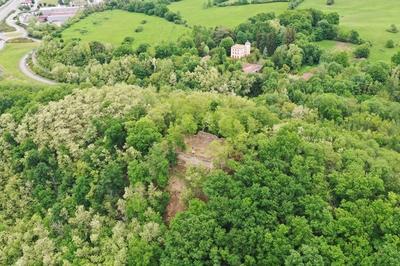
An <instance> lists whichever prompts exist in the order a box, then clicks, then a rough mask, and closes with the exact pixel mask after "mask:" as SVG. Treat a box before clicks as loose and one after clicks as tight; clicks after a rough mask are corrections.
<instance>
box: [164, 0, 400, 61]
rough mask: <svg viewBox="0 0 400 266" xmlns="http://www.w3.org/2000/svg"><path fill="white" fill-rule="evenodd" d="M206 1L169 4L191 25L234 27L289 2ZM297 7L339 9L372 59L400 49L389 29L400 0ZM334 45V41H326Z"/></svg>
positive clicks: (322, 1)
mask: <svg viewBox="0 0 400 266" xmlns="http://www.w3.org/2000/svg"><path fill="white" fill-rule="evenodd" d="M204 3H205V0H182V1H179V2H175V3H173V4H171V5H170V9H171V10H173V11H175V12H178V11H179V12H180V13H181V15H182V16H183V18H184V19H185V20H186V21H187V22H188V23H189V25H204V26H210V27H214V26H218V25H223V26H227V27H234V26H236V25H238V24H240V23H241V22H243V21H245V20H246V19H247V18H249V17H251V16H253V15H256V14H258V13H261V12H275V13H277V14H279V13H281V12H283V11H285V10H287V7H288V4H287V3H269V4H257V5H243V6H232V7H211V8H204ZM298 8H300V9H301V8H315V9H319V10H322V11H327V12H329V11H330V12H338V13H339V14H340V16H341V27H342V28H343V29H347V30H350V29H355V30H357V31H358V32H359V33H360V35H361V37H362V38H363V39H364V40H368V41H370V42H371V43H372V49H371V57H370V59H371V60H374V61H377V60H385V61H388V60H390V58H391V56H392V55H393V54H394V53H395V52H396V51H398V50H399V46H400V33H389V32H387V31H386V29H387V28H389V26H390V25H391V24H395V25H397V26H398V27H399V28H400V2H399V0H335V4H334V5H333V6H327V5H326V0H304V2H303V4H301V5H300V6H299V7H298ZM389 39H392V40H394V41H395V43H396V48H392V49H388V48H386V47H385V44H386V42H387V41H388V40H389ZM322 46H327V48H332V47H334V46H335V44H334V43H323V44H322Z"/></svg>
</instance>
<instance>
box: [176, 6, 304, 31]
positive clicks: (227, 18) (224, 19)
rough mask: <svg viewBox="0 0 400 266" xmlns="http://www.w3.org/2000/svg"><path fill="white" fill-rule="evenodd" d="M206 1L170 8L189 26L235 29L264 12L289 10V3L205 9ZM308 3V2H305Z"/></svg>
mask: <svg viewBox="0 0 400 266" xmlns="http://www.w3.org/2000/svg"><path fill="white" fill-rule="evenodd" d="M205 1H206V0H182V1H179V2H175V3H172V4H171V5H169V8H170V9H171V10H172V11H175V12H178V11H179V12H180V13H181V15H182V17H183V18H184V19H185V20H186V21H187V22H188V23H189V25H203V26H209V27H214V26H220V25H222V26H227V27H234V26H236V25H238V24H240V23H241V22H245V21H246V20H247V18H249V17H251V16H254V15H256V14H258V13H262V12H276V13H280V12H283V11H284V10H287V8H288V3H269V4H258V5H244V6H229V7H211V8H204V7H203V4H204V2H205ZM305 1H307V0H305Z"/></svg>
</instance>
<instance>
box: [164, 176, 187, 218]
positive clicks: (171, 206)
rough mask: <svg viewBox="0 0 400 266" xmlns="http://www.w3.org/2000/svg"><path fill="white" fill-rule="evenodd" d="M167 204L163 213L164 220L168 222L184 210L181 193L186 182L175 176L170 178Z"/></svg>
mask: <svg viewBox="0 0 400 266" xmlns="http://www.w3.org/2000/svg"><path fill="white" fill-rule="evenodd" d="M167 190H168V193H169V196H170V198H169V203H168V206H167V210H166V213H165V220H166V221H167V222H170V221H171V219H172V218H174V217H175V215H176V214H177V213H179V212H182V211H184V210H185V209H186V206H185V203H184V202H183V197H182V196H183V193H184V192H185V190H186V182H185V181H184V180H183V179H182V178H179V177H177V176H172V177H171V179H170V181H169V184H168V187H167Z"/></svg>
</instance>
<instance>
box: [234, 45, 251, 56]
mask: <svg viewBox="0 0 400 266" xmlns="http://www.w3.org/2000/svg"><path fill="white" fill-rule="evenodd" d="M250 50H251V43H250V42H249V41H247V42H246V43H245V44H244V45H243V44H235V45H233V46H232V47H231V58H234V59H240V58H242V57H246V56H248V55H250Z"/></svg>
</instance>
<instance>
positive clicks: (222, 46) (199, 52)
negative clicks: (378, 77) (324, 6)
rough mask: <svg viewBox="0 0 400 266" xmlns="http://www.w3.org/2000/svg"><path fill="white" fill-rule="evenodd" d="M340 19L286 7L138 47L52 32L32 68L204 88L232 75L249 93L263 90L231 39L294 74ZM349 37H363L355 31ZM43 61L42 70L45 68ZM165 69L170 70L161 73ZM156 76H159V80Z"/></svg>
mask: <svg viewBox="0 0 400 266" xmlns="http://www.w3.org/2000/svg"><path fill="white" fill-rule="evenodd" d="M338 23H339V17H338V15H337V14H336V13H332V14H326V15H325V14H323V13H321V12H318V11H315V10H307V11H288V12H285V13H283V14H281V15H280V16H278V17H276V16H275V15H274V14H273V13H267V14H260V15H257V16H255V17H252V18H250V19H249V21H248V22H246V23H242V24H240V25H239V26H238V27H236V28H235V29H234V30H230V29H227V28H223V27H217V28H215V29H208V28H205V27H200V26H196V27H194V28H193V30H192V33H191V34H190V35H186V36H182V37H181V38H180V40H179V41H178V42H177V43H162V44H159V45H156V46H154V47H150V45H149V44H139V45H136V47H137V48H135V49H134V48H133V42H135V41H136V40H134V39H132V38H126V39H125V40H124V41H123V42H122V43H121V45H120V46H117V47H111V46H109V45H105V44H102V43H99V42H90V43H83V42H80V41H79V40H72V41H64V40H63V39H59V38H53V39H51V40H49V41H45V42H44V44H43V45H42V46H41V47H40V48H39V49H38V50H37V53H36V56H37V62H38V64H39V65H38V66H33V69H34V70H36V71H37V72H38V73H39V74H41V75H45V76H47V77H49V78H52V79H55V80H57V81H60V82H67V83H77V84H87V85H96V86H98V85H103V84H109V85H112V84H115V83H118V82H125V83H127V84H136V85H149V84H152V85H154V86H157V87H162V86H171V85H172V86H177V87H178V88H191V89H200V88H205V87H207V86H202V85H200V84H204V83H208V84H209V86H208V87H209V90H216V91H227V89H226V88H223V86H222V84H224V83H226V82H228V81H229V80H232V84H236V85H235V87H237V88H234V89H233V91H234V92H235V93H237V94H239V95H246V94H249V93H250V94H251V95H252V94H254V93H252V92H255V91H260V86H261V85H260V82H259V81H257V80H258V78H256V77H257V76H255V78H254V80H253V81H251V82H249V79H248V78H246V77H245V75H244V74H243V73H242V72H241V62H240V61H235V60H231V59H230V58H229V56H230V47H231V46H232V45H233V44H234V43H244V42H246V40H249V41H250V42H252V44H253V48H254V51H253V53H252V56H251V57H249V58H247V60H248V61H249V62H260V63H261V64H263V65H265V66H266V67H272V68H274V69H276V70H279V69H287V70H285V71H286V72H289V71H291V72H294V73H296V72H297V71H298V70H299V69H300V68H301V67H302V66H305V65H315V64H318V63H319V62H320V58H321V55H322V50H321V49H320V48H319V47H318V45H317V44H315V43H314V42H315V41H317V40H325V39H335V38H337V36H338V29H337V24H338ZM352 36H353V37H354V41H360V39H359V37H358V35H357V34H353V35H352ZM203 57H204V58H203ZM208 59H209V60H208ZM43 66H46V68H47V70H48V71H47V72H43V71H42V70H43V68H44V67H43ZM121 68H124V69H125V71H123V72H121V71H120V69H121ZM164 71H167V72H169V73H160V72H164ZM161 77H162V79H164V80H162V81H160V78H161ZM165 79H168V80H169V81H165ZM193 79H195V80H196V82H194V81H193ZM213 82H216V83H217V84H212V83H213ZM231 88H232V87H231ZM257 93H258V92H257ZM257 93H256V94H257Z"/></svg>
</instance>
